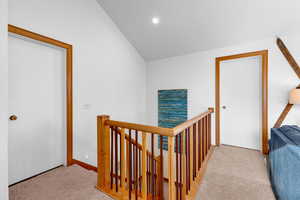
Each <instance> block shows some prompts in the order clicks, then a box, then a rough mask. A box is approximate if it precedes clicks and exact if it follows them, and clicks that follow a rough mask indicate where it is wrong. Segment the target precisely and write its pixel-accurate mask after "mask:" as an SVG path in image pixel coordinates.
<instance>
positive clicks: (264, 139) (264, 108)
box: [215, 50, 268, 154]
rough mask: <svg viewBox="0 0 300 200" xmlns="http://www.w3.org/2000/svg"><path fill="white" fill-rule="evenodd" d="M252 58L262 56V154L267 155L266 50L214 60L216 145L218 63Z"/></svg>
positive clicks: (218, 101)
mask: <svg viewBox="0 0 300 200" xmlns="http://www.w3.org/2000/svg"><path fill="white" fill-rule="evenodd" d="M253 56H262V136H261V137H262V152H263V153H264V154H267V153H268V50H262V51H255V52H248V53H242V54H236V55H230V56H223V57H218V58H216V66H215V67H216V74H215V76H216V80H215V81H216V85H215V93H216V94H215V96H216V100H215V101H216V102H215V110H216V118H215V120H216V122H215V127H216V145H220V132H221V130H220V121H221V117H220V84H221V83H220V63H221V61H225V60H233V59H240V58H246V57H253Z"/></svg>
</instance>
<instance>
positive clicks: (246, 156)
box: [196, 145, 275, 200]
mask: <svg viewBox="0 0 300 200" xmlns="http://www.w3.org/2000/svg"><path fill="white" fill-rule="evenodd" d="M196 199H197V200H198V199H201V200H275V197H274V194H273V192H272V189H271V185H270V181H269V178H268V172H267V169H266V165H265V161H264V157H263V156H262V154H261V153H260V152H258V151H254V150H249V149H243V148H238V147H231V146H223V145H222V146H220V147H218V148H215V151H214V153H213V155H212V157H211V160H210V161H209V162H208V167H207V170H206V173H205V175H204V179H203V182H202V184H201V186H200V190H199V192H198V194H197V198H196Z"/></svg>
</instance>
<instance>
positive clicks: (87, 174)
mask: <svg viewBox="0 0 300 200" xmlns="http://www.w3.org/2000/svg"><path fill="white" fill-rule="evenodd" d="M96 178H97V176H96V173H95V172H93V171H88V170H86V169H83V168H81V167H79V166H76V165H74V166H71V167H68V168H65V167H60V168H57V169H55V170H52V171H50V172H48V173H45V174H43V175H40V176H38V177H35V178H33V179H30V180H28V181H26V182H23V183H19V184H17V185H14V186H12V187H10V189H9V194H10V200H111V198H109V197H108V196H106V195H104V194H103V193H101V192H99V191H98V190H96V189H95V187H94V186H95V185H96ZM166 191H167V190H166ZM196 199H197V200H200V199H201V200H275V197H274V195H273V192H272V189H271V186H270V182H269V179H268V174H267V170H266V166H265V163H264V158H263V156H262V155H261V153H259V152H258V151H252V150H248V149H242V148H237V147H230V146H221V147H219V148H216V149H215V152H214V153H213V155H212V157H211V160H210V161H209V163H208V168H207V170H206V174H205V176H204V179H203V182H202V184H201V186H200V190H199V192H198V194H197V197H196Z"/></svg>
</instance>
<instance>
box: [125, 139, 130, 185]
mask: <svg viewBox="0 0 300 200" xmlns="http://www.w3.org/2000/svg"><path fill="white" fill-rule="evenodd" d="M125 139H126V181H127V186H128V188H129V170H130V168H129V167H130V164H129V144H130V143H129V140H128V137H127V138H126V137H125Z"/></svg>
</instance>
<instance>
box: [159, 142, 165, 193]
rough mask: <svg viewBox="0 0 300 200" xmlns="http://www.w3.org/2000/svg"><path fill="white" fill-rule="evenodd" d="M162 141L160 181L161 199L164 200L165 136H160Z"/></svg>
mask: <svg viewBox="0 0 300 200" xmlns="http://www.w3.org/2000/svg"><path fill="white" fill-rule="evenodd" d="M159 139H160V143H159V145H160V168H159V169H160V180H159V185H160V186H159V197H160V199H163V197H164V193H163V192H164V157H163V155H164V153H163V136H159Z"/></svg>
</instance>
